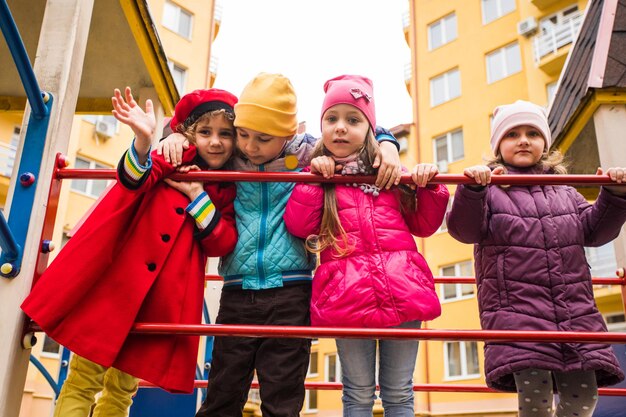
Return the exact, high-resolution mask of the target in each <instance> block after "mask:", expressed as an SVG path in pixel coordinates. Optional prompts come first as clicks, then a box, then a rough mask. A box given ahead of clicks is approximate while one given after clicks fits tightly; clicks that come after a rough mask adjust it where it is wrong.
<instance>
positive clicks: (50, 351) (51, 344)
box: [41, 334, 61, 357]
mask: <svg viewBox="0 0 626 417" xmlns="http://www.w3.org/2000/svg"><path fill="white" fill-rule="evenodd" d="M60 351H61V345H59V344H58V343H57V342H55V341H54V340H53V339H52V338H51V337H50V336H48V335H47V334H44V338H43V347H42V349H41V353H42V356H45V357H58V356H59V352H60Z"/></svg>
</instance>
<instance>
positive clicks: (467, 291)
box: [439, 261, 475, 301]
mask: <svg viewBox="0 0 626 417" xmlns="http://www.w3.org/2000/svg"><path fill="white" fill-rule="evenodd" d="M439 273H440V275H441V276H444V277H471V276H473V272H472V262H471V261H464V262H458V263H456V264H453V265H448V266H444V267H442V268H440V269H439ZM474 287H475V285H474V284H441V296H440V297H441V301H456V300H464V299H467V298H470V297H473V296H474Z"/></svg>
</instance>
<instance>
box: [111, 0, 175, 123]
mask: <svg viewBox="0 0 626 417" xmlns="http://www.w3.org/2000/svg"><path fill="white" fill-rule="evenodd" d="M119 2H120V6H121V7H122V10H123V12H124V15H125V16H126V20H127V21H128V26H129V28H130V30H131V32H132V34H133V37H134V38H135V42H136V43H137V47H138V48H139V52H140V53H141V57H142V58H143V61H144V63H145V64H146V68H147V70H148V73H149V74H150V78H151V79H152V81H153V82H154V88H155V90H156V92H157V95H158V97H159V100H160V101H161V104H162V105H163V111H164V112H165V114H166V115H167V116H171V115H172V114H173V113H174V107H175V106H176V103H177V102H178V100H179V99H180V95H179V93H178V89H177V88H176V84H175V83H174V78H173V77H172V74H171V72H170V70H169V68H168V66H167V56H166V55H165V51H164V49H163V45H162V44H161V40H160V39H159V35H158V32H157V31H156V27H155V26H154V22H153V20H152V16H151V15H150V11H149V9H148V4H147V2H146V0H132V1H128V0H119Z"/></svg>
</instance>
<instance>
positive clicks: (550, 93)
mask: <svg viewBox="0 0 626 417" xmlns="http://www.w3.org/2000/svg"><path fill="white" fill-rule="evenodd" d="M558 86H559V80H555V81H552V82H551V83H548V84H546V96H547V97H548V104H550V102H552V99H553V98H554V96H555V94H556V89H557V88H558Z"/></svg>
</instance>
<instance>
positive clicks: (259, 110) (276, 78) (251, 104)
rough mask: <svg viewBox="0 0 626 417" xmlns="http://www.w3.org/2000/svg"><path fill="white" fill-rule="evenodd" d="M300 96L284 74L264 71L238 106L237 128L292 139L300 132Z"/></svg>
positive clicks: (252, 83)
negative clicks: (297, 101) (298, 99)
mask: <svg viewBox="0 0 626 417" xmlns="http://www.w3.org/2000/svg"><path fill="white" fill-rule="evenodd" d="M296 112H297V109H296V93H295V91H294V89H293V86H292V85H291V82H290V81H289V79H288V78H287V77H285V76H283V75H281V74H268V73H265V72H262V73H260V74H258V75H257V76H256V77H254V78H253V79H252V81H250V82H249V83H248V85H246V86H245V88H244V89H243V91H242V92H241V95H240V96H239V101H238V102H237V104H236V105H235V127H243V128H246V129H252V130H256V131H257V132H261V133H265V134H268V135H272V136H280V137H283V136H292V135H295V134H296V133H297V131H298V118H297V117H296Z"/></svg>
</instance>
